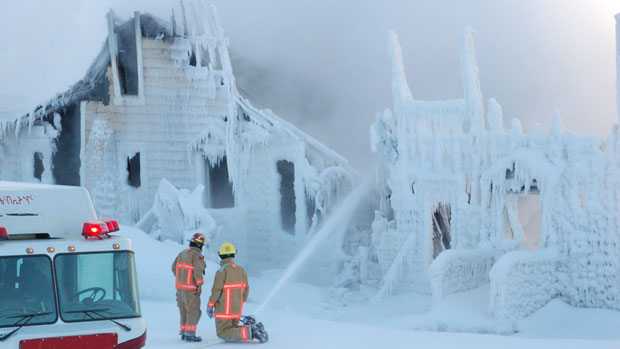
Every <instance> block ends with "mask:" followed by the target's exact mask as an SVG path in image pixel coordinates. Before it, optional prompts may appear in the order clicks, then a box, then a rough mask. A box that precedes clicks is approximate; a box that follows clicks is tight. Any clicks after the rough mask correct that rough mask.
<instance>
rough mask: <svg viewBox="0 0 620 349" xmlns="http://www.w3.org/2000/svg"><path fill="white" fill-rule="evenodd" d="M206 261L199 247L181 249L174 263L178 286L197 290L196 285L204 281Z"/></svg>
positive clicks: (173, 268) (173, 270)
mask: <svg viewBox="0 0 620 349" xmlns="http://www.w3.org/2000/svg"><path fill="white" fill-rule="evenodd" d="M206 267H207V264H206V263H205V260H204V257H203V256H202V252H201V251H200V249H199V248H198V247H193V246H192V247H190V248H188V249H187V250H183V251H181V253H179V255H178V256H177V258H176V259H175V260H174V262H173V263H172V272H173V273H174V276H175V278H176V285H175V286H176V288H177V289H181V290H195V289H196V288H197V287H196V286H201V285H202V284H203V283H204V278H203V275H204V273H205V268H206Z"/></svg>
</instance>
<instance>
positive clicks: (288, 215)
mask: <svg viewBox="0 0 620 349" xmlns="http://www.w3.org/2000/svg"><path fill="white" fill-rule="evenodd" d="M277 167H278V173H279V174H280V178H281V180H280V214H281V216H282V230H284V231H286V232H288V233H291V234H293V233H294V232H295V223H296V222H297V218H296V217H295V212H296V210H297V207H296V205H295V165H294V164H293V163H292V162H290V161H286V160H280V161H278V163H277Z"/></svg>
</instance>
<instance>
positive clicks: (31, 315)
mask: <svg viewBox="0 0 620 349" xmlns="http://www.w3.org/2000/svg"><path fill="white" fill-rule="evenodd" d="M56 318H57V314H56V302H55V300H54V281H53V278H52V262H51V260H50V259H49V258H48V257H47V256H21V257H0V327H15V326H29V325H41V324H51V323H54V322H56Z"/></svg>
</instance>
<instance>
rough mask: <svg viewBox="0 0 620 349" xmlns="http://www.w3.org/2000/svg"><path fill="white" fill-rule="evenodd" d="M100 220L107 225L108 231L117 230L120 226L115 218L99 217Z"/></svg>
mask: <svg viewBox="0 0 620 349" xmlns="http://www.w3.org/2000/svg"><path fill="white" fill-rule="evenodd" d="M99 221H100V222H104V223H105V224H107V226H108V231H109V232H110V233H112V232H115V231H119V230H120V226H119V225H118V221H117V220H116V219H108V218H106V219H100V220H99Z"/></svg>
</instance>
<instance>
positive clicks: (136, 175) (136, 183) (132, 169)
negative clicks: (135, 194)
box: [127, 153, 142, 188]
mask: <svg viewBox="0 0 620 349" xmlns="http://www.w3.org/2000/svg"><path fill="white" fill-rule="evenodd" d="M127 173H128V174H127V184H129V185H130V186H132V187H134V188H140V185H141V184H142V183H141V180H140V153H136V154H135V155H134V156H132V157H131V158H129V157H128V158H127Z"/></svg>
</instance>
